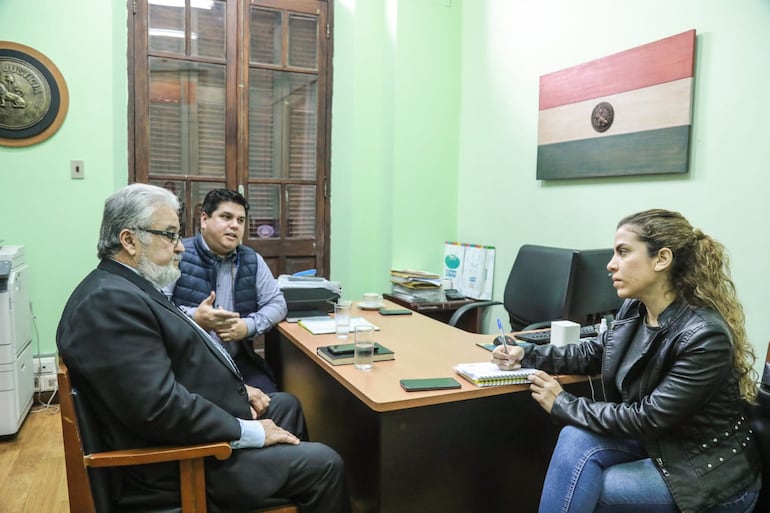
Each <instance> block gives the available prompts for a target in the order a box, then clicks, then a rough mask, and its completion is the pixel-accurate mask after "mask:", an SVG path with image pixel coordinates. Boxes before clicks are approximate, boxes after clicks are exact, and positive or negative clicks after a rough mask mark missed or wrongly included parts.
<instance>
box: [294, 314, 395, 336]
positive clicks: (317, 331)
mask: <svg viewBox="0 0 770 513" xmlns="http://www.w3.org/2000/svg"><path fill="white" fill-rule="evenodd" d="M297 323H298V324H299V325H300V326H302V327H303V328H305V329H306V330H308V331H309V332H310V333H312V334H313V335H325V334H327V333H336V332H337V324H336V323H335V322H334V318H332V317H325V318H324V317H308V318H305V319H300V320H299V321H298V322H297ZM356 326H371V327H372V328H373V329H375V330H378V329H380V328H378V327H377V326H375V325H374V324H372V323H371V322H369V321H367V320H366V319H364V318H363V317H351V318H350V332H351V333H352V332H353V331H355V329H356Z"/></svg>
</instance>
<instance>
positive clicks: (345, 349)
mask: <svg viewBox="0 0 770 513" xmlns="http://www.w3.org/2000/svg"><path fill="white" fill-rule="evenodd" d="M316 352H317V353H318V356H320V357H321V358H323V359H324V360H326V361H328V362H329V363H331V364H332V365H345V364H349V363H354V354H353V344H337V345H333V346H321V347H319V348H318V349H317V350H316ZM395 359H396V354H395V353H394V352H393V351H391V350H390V349H388V348H387V347H385V346H383V345H381V344H379V343H377V342H375V343H374V355H373V356H372V360H373V361H375V362H382V361H385V360H395Z"/></svg>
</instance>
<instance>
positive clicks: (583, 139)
mask: <svg viewBox="0 0 770 513" xmlns="http://www.w3.org/2000/svg"><path fill="white" fill-rule="evenodd" d="M694 57H695V30H689V31H687V32H683V33H681V34H678V35H675V36H671V37H668V38H665V39H661V40H659V41H655V42H652V43H649V44H646V45H643V46H638V47H636V48H632V49H630V50H626V51H623V52H620V53H617V54H614V55H610V56H608V57H604V58H601V59H596V60H594V61H590V62H586V63H584V64H580V65H578V66H574V67H571V68H567V69H564V70H560V71H556V72H554V73H550V74H547V75H543V76H541V77H540V108H539V111H540V112H539V122H538V147H537V179H538V180H555V179H565V178H578V177H579V178H584V177H600V176H621V175H644V174H659V173H685V172H687V168H688V157H689V146H690V130H691V127H692V95H693V85H694V83H693V81H694V74H695V72H694V62H695V58H694Z"/></svg>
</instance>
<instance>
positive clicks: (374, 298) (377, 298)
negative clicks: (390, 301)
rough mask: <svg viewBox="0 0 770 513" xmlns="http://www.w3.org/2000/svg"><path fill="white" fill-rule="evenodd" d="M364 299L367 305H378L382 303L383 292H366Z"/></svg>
mask: <svg viewBox="0 0 770 513" xmlns="http://www.w3.org/2000/svg"><path fill="white" fill-rule="evenodd" d="M362 297H363V301H362V303H364V304H365V305H367V306H378V305H380V304H381V303H382V294H378V293H377V292H364V295H363V296H362Z"/></svg>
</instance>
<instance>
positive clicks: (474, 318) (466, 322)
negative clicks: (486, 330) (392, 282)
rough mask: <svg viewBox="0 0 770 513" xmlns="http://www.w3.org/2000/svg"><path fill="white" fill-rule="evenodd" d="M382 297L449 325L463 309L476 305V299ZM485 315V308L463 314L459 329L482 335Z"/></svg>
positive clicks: (458, 325)
mask: <svg viewBox="0 0 770 513" xmlns="http://www.w3.org/2000/svg"><path fill="white" fill-rule="evenodd" d="M382 297H384V298H385V299H387V300H389V301H393V302H394V303H396V304H398V305H400V306H403V307H404V308H408V309H409V310H413V311H415V312H420V313H421V314H423V315H427V316H428V317H431V318H433V319H436V320H438V321H441V322H443V323H445V324H446V323H448V322H449V319H450V318H451V317H452V315H453V314H454V313H455V312H456V311H457V310H458V309H459V308H460V307H461V306H465V305H469V304H471V303H475V302H476V300H475V299H460V300H458V301H407V300H405V299H401V298H398V297H396V296H391V295H390V294H383V295H382ZM483 313H484V308H473V309H471V310H469V311H468V312H466V313H465V314H463V316H462V317H461V318H460V320H459V321H458V323H457V327H458V328H460V329H461V330H465V331H470V332H471V333H481V332H482V331H483V330H482V327H481V318H482V314H483Z"/></svg>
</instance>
